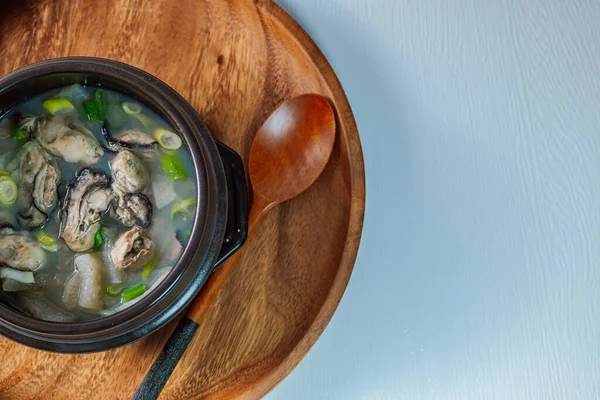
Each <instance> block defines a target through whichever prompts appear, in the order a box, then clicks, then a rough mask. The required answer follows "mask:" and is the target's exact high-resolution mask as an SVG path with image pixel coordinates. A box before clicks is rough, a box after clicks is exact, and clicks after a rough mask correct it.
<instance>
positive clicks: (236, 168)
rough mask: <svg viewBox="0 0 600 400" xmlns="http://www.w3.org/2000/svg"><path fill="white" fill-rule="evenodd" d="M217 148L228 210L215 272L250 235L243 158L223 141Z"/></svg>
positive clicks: (218, 143)
mask: <svg viewBox="0 0 600 400" xmlns="http://www.w3.org/2000/svg"><path fill="white" fill-rule="evenodd" d="M217 148H218V149H219V154H220V155H221V160H222V161H223V168H225V178H226V180H227V196H228V202H227V204H228V206H227V208H228V210H227V227H226V229H225V237H224V238H223V245H222V246H221V252H220V253H219V257H218V258H217V262H216V263H215V267H214V269H213V272H214V270H216V269H217V268H218V267H219V266H220V265H221V264H223V263H224V262H225V261H226V260H227V259H228V258H229V257H231V255H233V253H235V252H236V251H238V250H239V248H240V247H242V245H243V244H244V242H245V241H246V238H247V237H248V190H247V186H246V174H245V173H244V164H243V162H242V158H241V157H240V156H239V155H238V154H237V153H236V152H235V151H233V150H232V149H230V148H229V147H227V146H225V145H224V144H223V143H221V142H217Z"/></svg>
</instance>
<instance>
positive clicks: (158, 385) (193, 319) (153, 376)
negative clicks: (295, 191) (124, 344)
mask: <svg viewBox="0 0 600 400" xmlns="http://www.w3.org/2000/svg"><path fill="white" fill-rule="evenodd" d="M274 205H275V203H274V202H272V201H270V200H267V199H265V198H264V197H262V196H259V195H256V194H255V195H254V200H253V201H252V206H251V208H250V215H249V216H248V237H249V238H250V237H251V236H252V235H253V233H254V230H255V229H256V227H257V226H258V223H259V222H260V220H261V219H262V217H263V215H264V214H265V212H266V211H268V210H269V209H270V208H271V207H272V206H274ZM240 254H241V250H239V251H238V252H237V253H235V254H234V255H232V256H231V257H230V258H229V260H227V261H226V262H225V263H224V264H223V265H222V266H221V267H220V268H219V269H217V270H216V271H215V272H214V273H213V274H212V275H211V277H210V278H209V279H208V281H207V282H206V284H205V285H204V287H203V288H202V290H201V291H200V294H199V295H198V296H197V297H196V299H195V300H194V302H193V303H192V305H191V306H190V308H189V309H188V312H187V314H186V315H185V316H184V317H183V318H182V319H181V320H180V321H179V324H178V325H177V327H176V328H175V330H174V331H173V333H172V334H171V336H170V337H169V340H167V342H166V343H165V345H164V347H163V349H162V350H161V352H160V354H159V355H158V357H157V358H156V360H155V361H154V364H152V367H150V370H149V371H148V373H147V374H146V376H145V377H144V380H143V381H142V383H141V384H140V386H139V387H138V389H137V390H136V392H135V394H134V395H133V397H132V400H150V399H157V398H158V396H159V395H160V393H161V392H162V389H163V387H164V386H165V385H166V384H167V381H168V380H169V378H170V377H171V374H172V373H173V371H174V370H175V367H177V364H178V363H179V360H180V359H181V357H183V354H184V353H185V350H186V349H187V347H188V346H189V344H190V342H191V341H192V339H193V338H194V334H195V333H196V331H197V330H198V327H199V325H200V323H201V322H202V321H203V320H204V317H205V316H206V314H207V312H208V310H209V309H210V307H211V305H212V304H213V302H214V301H215V299H216V297H217V295H218V294H219V292H220V290H221V288H222V287H223V285H224V284H225V281H226V280H227V277H228V276H229V274H230V273H231V270H232V269H233V266H234V265H235V264H236V263H237V260H238V258H239V256H240Z"/></svg>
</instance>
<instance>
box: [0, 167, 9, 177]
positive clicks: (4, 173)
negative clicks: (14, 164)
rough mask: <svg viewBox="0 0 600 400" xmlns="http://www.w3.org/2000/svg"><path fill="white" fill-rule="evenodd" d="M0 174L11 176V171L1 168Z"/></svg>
mask: <svg viewBox="0 0 600 400" xmlns="http://www.w3.org/2000/svg"><path fill="white" fill-rule="evenodd" d="M0 176H10V173H9V172H8V171H5V170H3V169H0Z"/></svg>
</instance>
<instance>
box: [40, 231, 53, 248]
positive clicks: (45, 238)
mask: <svg viewBox="0 0 600 400" xmlns="http://www.w3.org/2000/svg"><path fill="white" fill-rule="evenodd" d="M35 237H36V238H37V240H38V241H39V242H40V243H43V244H45V245H47V246H52V245H53V244H56V241H57V239H56V238H53V237H52V236H50V235H48V234H47V233H46V232H44V231H38V232H37V233H36V234H35Z"/></svg>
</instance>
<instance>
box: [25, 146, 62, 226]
mask: <svg viewBox="0 0 600 400" xmlns="http://www.w3.org/2000/svg"><path fill="white" fill-rule="evenodd" d="M21 157H22V158H21V162H20V178H21V182H20V185H19V201H20V203H21V206H22V208H23V211H22V212H21V213H19V215H18V216H19V221H20V222H21V225H23V226H24V227H26V228H27V229H29V230H33V229H38V228H41V227H42V226H43V225H44V224H45V223H46V220H47V219H48V215H50V213H51V212H52V210H54V208H55V207H56V204H57V202H58V197H57V189H58V185H59V183H60V169H59V168H58V165H57V164H56V161H55V160H54V158H53V157H52V156H51V155H50V154H48V152H47V151H46V150H45V149H44V148H43V147H42V146H41V145H40V143H39V142H38V141H36V140H34V141H32V142H30V143H28V144H27V148H26V149H25V152H24V153H23V154H22V156H21Z"/></svg>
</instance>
